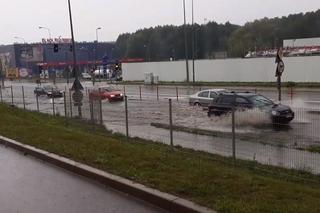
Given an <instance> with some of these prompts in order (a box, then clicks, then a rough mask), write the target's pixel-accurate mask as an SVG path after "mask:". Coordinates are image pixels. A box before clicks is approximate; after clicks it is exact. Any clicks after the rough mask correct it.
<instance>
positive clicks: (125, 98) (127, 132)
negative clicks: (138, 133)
mask: <svg viewBox="0 0 320 213" xmlns="http://www.w3.org/2000/svg"><path fill="white" fill-rule="evenodd" d="M124 109H125V116H126V140H127V142H128V140H129V118H128V97H127V96H126V95H125V96H124Z"/></svg>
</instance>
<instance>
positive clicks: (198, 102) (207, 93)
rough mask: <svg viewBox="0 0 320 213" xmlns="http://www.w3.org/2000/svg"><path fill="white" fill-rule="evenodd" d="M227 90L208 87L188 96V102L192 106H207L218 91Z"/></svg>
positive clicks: (216, 95) (217, 94)
mask: <svg viewBox="0 0 320 213" xmlns="http://www.w3.org/2000/svg"><path fill="white" fill-rule="evenodd" d="M223 92H227V90H225V89H208V90H202V91H200V92H198V93H196V94H194V95H191V96H190V97H189V104H190V105H194V106H203V107H207V106H209V104H210V103H212V101H213V100H214V99H215V98H216V97H218V96H219V94H220V93H223Z"/></svg>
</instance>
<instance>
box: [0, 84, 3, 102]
mask: <svg viewBox="0 0 320 213" xmlns="http://www.w3.org/2000/svg"><path fill="white" fill-rule="evenodd" d="M0 98H1V102H3V98H2V85H0Z"/></svg>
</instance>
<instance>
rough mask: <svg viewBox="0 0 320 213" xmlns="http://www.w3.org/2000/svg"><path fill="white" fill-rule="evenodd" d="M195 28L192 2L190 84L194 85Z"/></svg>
mask: <svg viewBox="0 0 320 213" xmlns="http://www.w3.org/2000/svg"><path fill="white" fill-rule="evenodd" d="M194 60H195V28H194V4H193V0H192V82H193V84H195V82H196V77H195V63H194Z"/></svg>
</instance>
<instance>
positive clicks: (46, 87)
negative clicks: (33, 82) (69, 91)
mask: <svg viewBox="0 0 320 213" xmlns="http://www.w3.org/2000/svg"><path fill="white" fill-rule="evenodd" d="M43 88H44V89H45V90H57V89H58V88H57V87H56V86H44V87H43Z"/></svg>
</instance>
